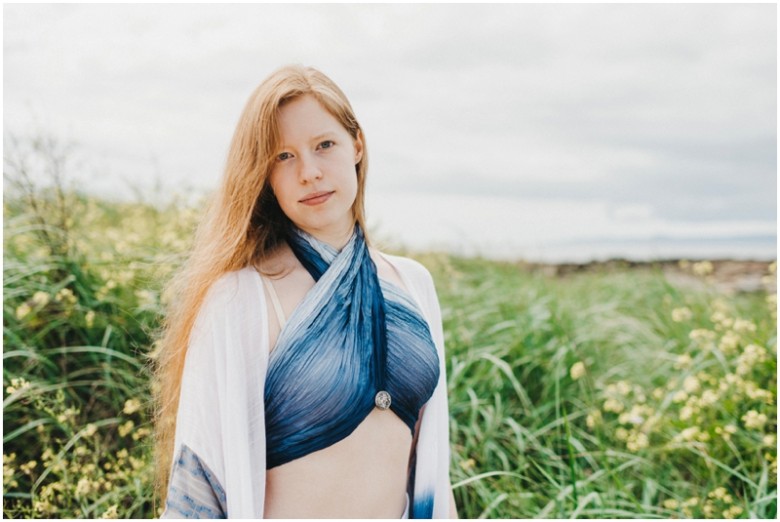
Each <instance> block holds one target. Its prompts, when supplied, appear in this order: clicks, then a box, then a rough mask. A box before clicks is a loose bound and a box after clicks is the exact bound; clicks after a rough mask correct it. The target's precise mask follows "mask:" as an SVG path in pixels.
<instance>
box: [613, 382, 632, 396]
mask: <svg viewBox="0 0 780 522" xmlns="http://www.w3.org/2000/svg"><path fill="white" fill-rule="evenodd" d="M615 386H616V387H617V392H618V393H619V394H620V395H623V396H626V395H628V394H629V393H631V385H630V384H629V383H627V382H626V381H618V382H616V383H615Z"/></svg>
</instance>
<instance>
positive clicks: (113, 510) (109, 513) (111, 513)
mask: <svg viewBox="0 0 780 522" xmlns="http://www.w3.org/2000/svg"><path fill="white" fill-rule="evenodd" d="M117 509H119V506H117V505H116V504H114V505H112V506H111V507H109V508H108V509H107V510H106V511H105V512H104V513H103V514H102V515H101V516H100V518H119V515H118V513H117Z"/></svg>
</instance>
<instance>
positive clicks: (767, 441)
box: [761, 433, 777, 448]
mask: <svg viewBox="0 0 780 522" xmlns="http://www.w3.org/2000/svg"><path fill="white" fill-rule="evenodd" d="M761 443H762V444H763V445H764V446H769V447H771V448H774V447H775V446H776V445H777V437H776V436H775V434H774V433H770V434H769V435H764V438H763V439H761Z"/></svg>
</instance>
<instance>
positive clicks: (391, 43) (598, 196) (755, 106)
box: [3, 4, 777, 258]
mask: <svg viewBox="0 0 780 522" xmlns="http://www.w3.org/2000/svg"><path fill="white" fill-rule="evenodd" d="M776 9H777V7H776V5H774V4H753V5H740V4H736V5H728V4H686V5H682V4H680V5H662V4H649V5H648V4H645V5H616V4H600V5H582V4H579V5H490V6H484V5H427V6H417V5H316V6H311V5H249V4H245V5H244V4H239V5H229V6H213V5H150V4H146V5H94V4H89V5H4V7H3V14H4V22H3V24H4V27H3V33H4V49H3V55H4V100H3V108H4V111H3V112H4V115H3V124H4V134H5V135H6V137H7V136H8V135H9V133H13V134H16V135H26V134H30V133H34V132H36V129H42V130H45V131H46V132H49V133H51V134H54V135H56V136H59V137H61V138H63V139H67V140H70V141H73V142H76V143H77V144H78V146H79V149H80V150H81V152H82V153H83V154H84V156H85V157H86V158H88V160H89V162H90V164H91V165H93V166H94V168H93V170H91V171H90V174H95V176H94V179H93V180H91V181H90V182H88V183H86V187H88V188H91V189H92V190H94V191H96V192H99V193H112V194H115V195H121V194H122V193H129V191H128V189H127V185H126V184H125V182H124V181H123V180H132V182H133V183H140V184H144V185H146V186H151V184H152V183H153V179H154V178H155V177H157V178H161V179H162V181H163V183H164V185H165V186H167V187H171V188H172V189H173V188H178V187H181V186H185V185H188V186H195V187H198V188H199V189H201V190H208V189H211V188H213V187H215V186H216V184H217V181H218V179H219V176H220V175H221V169H222V166H223V162H224V159H225V155H226V151H227V147H228V144H229V140H230V138H231V136H232V133H233V129H234V126H235V124H236V122H237V119H238V116H239V114H240V112H241V110H242V108H243V105H244V103H245V102H246V100H247V98H248V96H249V94H250V93H251V91H252V90H253V89H254V87H255V86H256V85H257V84H258V83H259V82H260V81H262V79H263V78H264V77H265V76H267V75H268V74H269V73H270V72H272V71H273V70H274V69H276V68H277V67H278V66H280V65H282V64H285V63H289V62H296V63H303V64H306V65H314V66H316V67H318V68H320V69H321V70H322V71H323V72H325V73H326V74H328V75H329V76H330V77H331V78H333V79H334V80H335V81H336V82H337V83H338V84H339V85H340V86H341V87H342V89H343V90H344V91H345V92H346V93H347V95H348V97H349V98H350V100H351V102H352V104H353V106H354V108H355V111H356V113H357V116H358V119H359V120H360V122H361V124H362V126H363V127H364V129H365V132H366V138H367V144H368V151H369V157H370V172H369V185H368V197H369V199H368V217H369V223H372V224H373V225H374V226H377V227H378V230H380V231H381V232H382V233H384V234H386V235H387V236H388V237H391V238H393V239H394V240H396V241H398V242H402V243H406V244H407V245H409V246H412V247H415V248H425V247H430V246H440V247H442V248H448V249H450V250H456V251H463V252H465V253H474V252H477V251H482V252H484V253H485V254H488V255H491V254H493V255H498V254H499V253H500V255H503V256H506V257H527V258H532V257H534V256H536V257H545V256H553V255H554V254H553V251H554V250H555V248H556V247H555V246H554V245H556V244H561V243H568V244H569V252H571V251H572V250H571V248H572V245H573V244H576V245H579V246H576V247H574V248H575V251H576V252H577V256H576V257H580V258H582V257H585V258H587V257H594V256H597V255H599V252H601V251H598V252H597V250H598V249H595V250H590V251H589V250H588V248H589V247H587V246H584V245H586V244H588V243H589V242H590V243H594V242H601V243H604V242H608V243H611V244H613V245H614V244H618V243H620V242H626V241H628V242H631V243H632V244H634V246H633V247H625V248H629V249H630V248H634V249H638V248H639V247H638V246H637V245H639V243H638V242H643V244H644V247H645V248H647V246H648V245H650V244H651V243H652V241H656V243H655V245H656V246H655V250H653V247H652V245H651V247H650V250H649V251H648V250H642V252H644V254H642V255H653V253H656V254H658V253H659V252H661V251H662V250H663V249H664V248H666V247H662V246H661V243H658V242H657V241H658V240H657V239H655V240H654V239H653V238H657V237H659V236H663V237H670V238H674V237H676V238H682V239H684V241H682V242H681V243H677V244H676V247H675V248H677V250H680V248H682V246H685V245H686V244H688V245H690V246H692V247H693V245H694V243H697V242H698V243H697V244H699V243H701V244H704V243H706V242H707V241H710V243H712V244H715V242H714V239H715V238H724V237H755V236H762V237H764V239H763V240H762V245H763V246H761V247H758V246H756V245H757V244H758V243H757V242H756V241H752V243H750V244H751V245H753V246H752V247H749V248H753V249H754V250H755V252H756V253H757V252H758V250H761V251H762V252H764V253H765V252H766V251H767V248H770V249H771V250H772V251H774V250H775V248H776V247H775V245H776V240H775V237H776V229H777V168H776V162H777V119H776V116H777V83H776V78H777V54H776V41H777V29H776V21H777V17H776ZM85 172H86V171H85ZM82 174H84V172H82ZM573 242H576V243H573ZM701 244H700V245H699V246H701ZM719 244H721V245H723V244H725V243H724V242H723V241H720V243H719ZM746 244H747V243H744V244H743V243H740V244H732V245H731V246H729V247H728V248H729V249H731V250H729V252H731V251H733V255H739V254H740V253H744V252H745V250H744V249H745V248H748V247H746V246H745V245H746ZM594 248H595V247H594ZM621 248H622V247H621ZM724 248H725V247H724ZM756 249H757V250H756ZM762 249H763V250H762ZM640 250H641V249H639V250H636V251H637V252H639V251H640Z"/></svg>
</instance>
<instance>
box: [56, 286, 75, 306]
mask: <svg viewBox="0 0 780 522" xmlns="http://www.w3.org/2000/svg"><path fill="white" fill-rule="evenodd" d="M54 300H55V301H60V302H62V303H66V304H74V303H75V302H76V296H75V295H73V290H71V289H70V288H68V287H65V288H63V289H61V290H60V291H59V292H57V295H55V296H54Z"/></svg>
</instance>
